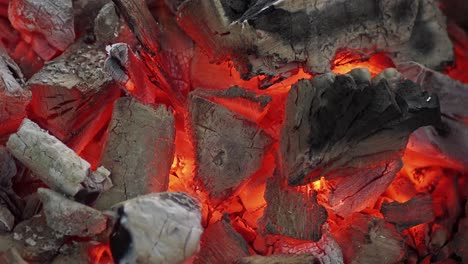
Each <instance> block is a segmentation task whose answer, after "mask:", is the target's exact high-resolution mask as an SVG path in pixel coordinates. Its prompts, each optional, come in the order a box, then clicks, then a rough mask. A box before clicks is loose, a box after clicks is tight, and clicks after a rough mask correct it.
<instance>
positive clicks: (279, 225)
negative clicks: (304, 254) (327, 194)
mask: <svg viewBox="0 0 468 264" xmlns="http://www.w3.org/2000/svg"><path fill="white" fill-rule="evenodd" d="M265 201H266V202H267V206H266V208H265V212H264V214H263V217H262V218H261V219H260V225H261V226H262V227H263V229H264V230H263V232H266V233H268V234H280V235H284V236H289V237H292V238H295V239H301V240H313V241H318V240H320V238H321V237H322V225H323V223H325V221H326V220H327V218H328V214H327V211H326V210H325V208H324V207H323V206H321V205H319V204H318V202H317V193H316V192H315V191H312V192H310V193H307V192H305V191H299V190H297V189H295V188H292V187H289V186H287V184H285V183H284V181H283V180H282V179H281V177H280V175H278V170H276V171H275V173H274V175H273V177H271V178H270V179H268V182H267V187H266V191H265Z"/></svg>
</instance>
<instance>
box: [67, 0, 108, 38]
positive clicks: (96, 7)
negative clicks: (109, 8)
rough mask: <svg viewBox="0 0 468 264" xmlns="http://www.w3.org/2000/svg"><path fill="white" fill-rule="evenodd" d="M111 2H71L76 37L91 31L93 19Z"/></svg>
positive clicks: (93, 0) (86, 0)
mask: <svg viewBox="0 0 468 264" xmlns="http://www.w3.org/2000/svg"><path fill="white" fill-rule="evenodd" d="M109 2H111V0H73V14H74V22H75V30H76V35H81V34H84V33H85V32H89V31H91V30H92V29H93V26H94V25H95V23H94V22H95V18H96V16H97V15H98V14H99V12H100V11H101V9H102V8H103V6H104V5H105V4H107V3H109Z"/></svg>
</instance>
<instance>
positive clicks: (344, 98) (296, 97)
mask: <svg viewBox="0 0 468 264" xmlns="http://www.w3.org/2000/svg"><path fill="white" fill-rule="evenodd" d="M363 76H364V77H363ZM365 76H369V75H368V74H363V73H362V70H354V71H353V72H351V73H350V74H348V75H334V74H324V75H320V76H317V77H315V78H313V79H311V80H301V81H299V82H298V83H297V84H295V85H293V86H292V88H291V90H290V92H289V95H288V98H287V101H286V117H285V121H284V127H283V130H282V132H281V139H280V149H281V159H282V164H283V170H282V175H284V177H285V178H286V179H287V180H288V182H289V184H290V185H301V184H306V183H309V182H310V181H312V180H315V179H318V178H319V177H320V176H326V175H327V174H329V173H330V172H331V171H333V170H337V169H344V168H364V167H366V166H369V165H372V164H380V163H382V162H383V163H386V162H388V161H391V160H394V159H395V158H396V157H398V155H401V151H402V150H403V149H404V147H405V146H406V143H407V140H408V137H409V135H410V134H411V132H413V131H414V130H415V129H417V128H419V127H421V126H426V125H438V124H439V122H440V113H439V103H438V99H437V96H436V95H435V94H432V93H428V92H425V91H424V92H423V91H422V90H421V88H420V87H419V86H418V85H416V84H414V83H413V82H411V81H401V82H398V83H397V85H389V82H387V81H386V80H381V81H379V82H378V83H376V84H374V83H371V82H370V80H368V79H366V77H365ZM376 78H377V77H376Z"/></svg>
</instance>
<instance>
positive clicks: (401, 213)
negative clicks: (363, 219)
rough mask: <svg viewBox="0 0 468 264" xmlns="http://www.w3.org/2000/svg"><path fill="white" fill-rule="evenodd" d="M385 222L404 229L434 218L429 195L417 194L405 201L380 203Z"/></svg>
mask: <svg viewBox="0 0 468 264" xmlns="http://www.w3.org/2000/svg"><path fill="white" fill-rule="evenodd" d="M380 211H381V212H382V214H383V216H384V218H385V220H386V221H387V222H390V223H393V224H395V226H396V227H397V229H399V230H404V229H407V228H410V227H413V226H416V225H419V224H422V223H427V222H430V221H433V220H434V209H433V204H432V198H431V196H430V195H418V196H415V197H413V198H412V199H411V200H409V201H407V202H405V203H398V202H391V203H384V204H382V208H381V210H380Z"/></svg>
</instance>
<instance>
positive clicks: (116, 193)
mask: <svg viewBox="0 0 468 264" xmlns="http://www.w3.org/2000/svg"><path fill="white" fill-rule="evenodd" d="M174 122H175V119H174V116H173V114H172V112H171V110H169V109H168V108H167V107H165V106H163V105H160V106H158V108H156V109H155V108H153V107H152V106H150V105H144V104H141V103H139V102H137V101H136V100H135V99H132V98H130V97H123V98H120V99H118V100H117V101H116V103H115V105H114V112H113V114H112V120H111V124H110V125H109V129H108V130H109V136H108V139H107V142H106V146H105V148H104V153H103V156H102V160H101V162H102V165H103V166H105V167H106V168H109V170H110V171H111V173H112V174H111V179H112V183H113V185H114V187H113V188H111V189H110V190H109V191H107V192H105V193H103V194H102V195H101V197H99V199H98V201H97V207H98V208H102V209H108V208H110V207H111V206H112V205H114V204H116V203H119V202H122V201H125V200H127V199H131V198H135V197H137V196H139V195H142V194H147V193H150V192H162V191H166V190H167V187H168V183H169V172H170V169H171V165H172V161H173V160H174V139H175V124H174Z"/></svg>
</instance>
